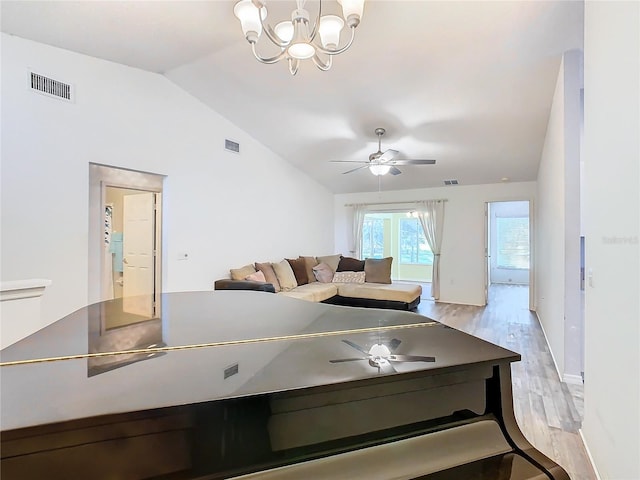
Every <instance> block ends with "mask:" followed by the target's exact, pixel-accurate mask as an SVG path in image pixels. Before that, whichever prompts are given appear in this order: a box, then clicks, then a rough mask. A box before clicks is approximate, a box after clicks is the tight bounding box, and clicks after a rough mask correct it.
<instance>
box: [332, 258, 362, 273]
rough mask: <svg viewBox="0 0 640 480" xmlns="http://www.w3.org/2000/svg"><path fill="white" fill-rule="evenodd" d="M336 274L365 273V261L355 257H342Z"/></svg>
mask: <svg viewBox="0 0 640 480" xmlns="http://www.w3.org/2000/svg"><path fill="white" fill-rule="evenodd" d="M336 272H364V260H358V259H357V258H353V257H342V258H341V259H340V262H338V268H337V269H336Z"/></svg>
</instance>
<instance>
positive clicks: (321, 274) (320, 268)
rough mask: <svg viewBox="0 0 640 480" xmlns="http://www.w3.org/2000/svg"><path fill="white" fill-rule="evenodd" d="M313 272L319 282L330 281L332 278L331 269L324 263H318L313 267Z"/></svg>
mask: <svg viewBox="0 0 640 480" xmlns="http://www.w3.org/2000/svg"><path fill="white" fill-rule="evenodd" d="M313 274H314V275H315V277H316V280H317V281H319V282H320V283H331V280H333V270H331V267H330V266H329V265H327V264H326V263H320V264H318V265H316V266H315V267H313Z"/></svg>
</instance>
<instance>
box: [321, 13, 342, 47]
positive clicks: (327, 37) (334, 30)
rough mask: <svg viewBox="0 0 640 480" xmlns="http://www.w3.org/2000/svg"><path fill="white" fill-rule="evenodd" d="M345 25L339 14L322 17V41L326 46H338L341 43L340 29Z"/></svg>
mask: <svg viewBox="0 0 640 480" xmlns="http://www.w3.org/2000/svg"><path fill="white" fill-rule="evenodd" d="M343 27H344V21H343V20H342V19H341V18H340V17H338V16H337V15H324V16H322V17H320V27H319V28H318V33H319V34H320V41H321V42H322V46H323V47H324V48H336V47H337V46H338V45H339V44H340V31H341V30H342V28H343Z"/></svg>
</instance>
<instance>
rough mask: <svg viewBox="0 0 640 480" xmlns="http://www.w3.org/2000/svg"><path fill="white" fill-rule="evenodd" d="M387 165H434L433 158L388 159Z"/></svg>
mask: <svg viewBox="0 0 640 480" xmlns="http://www.w3.org/2000/svg"><path fill="white" fill-rule="evenodd" d="M387 163H388V164H389V165H435V163H436V161H435V160H390V161H389V162H387Z"/></svg>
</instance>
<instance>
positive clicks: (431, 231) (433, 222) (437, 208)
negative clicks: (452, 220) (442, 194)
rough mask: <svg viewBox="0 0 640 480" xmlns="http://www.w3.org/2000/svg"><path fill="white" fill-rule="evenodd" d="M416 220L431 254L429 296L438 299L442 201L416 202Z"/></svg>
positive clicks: (442, 223) (442, 217)
mask: <svg viewBox="0 0 640 480" xmlns="http://www.w3.org/2000/svg"><path fill="white" fill-rule="evenodd" d="M417 206H418V219H419V220H420V224H421V225H422V229H423V230H424V236H425V238H426V239H427V243H428V244H429V248H430V249H431V251H432V252H433V275H432V280H431V296H432V297H433V299H434V300H438V299H439V298H440V249H441V248H442V226H443V225H444V201H442V200H425V201H423V202H418V204H417Z"/></svg>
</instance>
